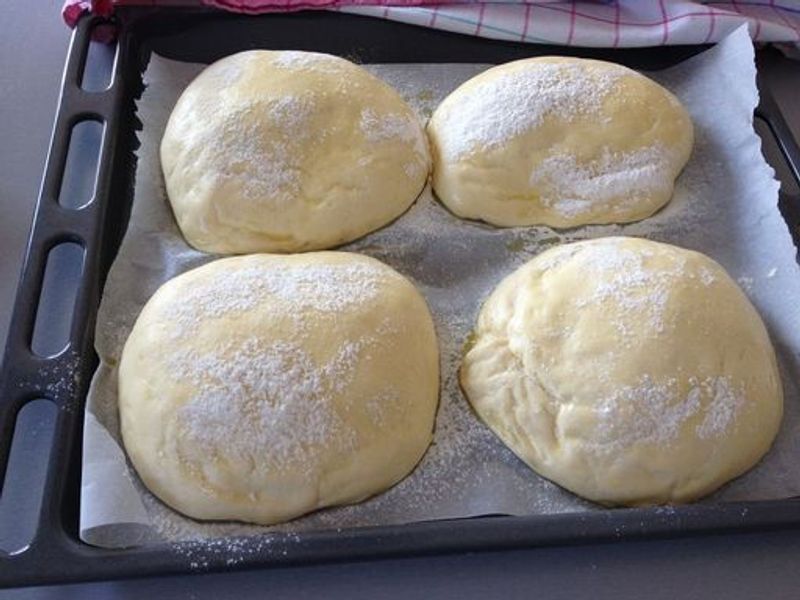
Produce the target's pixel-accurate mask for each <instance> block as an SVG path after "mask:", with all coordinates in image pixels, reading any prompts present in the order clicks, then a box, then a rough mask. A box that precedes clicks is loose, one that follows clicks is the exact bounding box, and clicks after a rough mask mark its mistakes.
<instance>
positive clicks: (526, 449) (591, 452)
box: [460, 238, 783, 505]
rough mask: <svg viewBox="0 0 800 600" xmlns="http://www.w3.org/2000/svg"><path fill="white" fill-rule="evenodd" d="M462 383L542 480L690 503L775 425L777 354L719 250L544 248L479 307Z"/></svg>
mask: <svg viewBox="0 0 800 600" xmlns="http://www.w3.org/2000/svg"><path fill="white" fill-rule="evenodd" d="M460 375H461V383H462V386H463V388H464V390H465V392H466V394H467V396H468V398H469V400H470V402H471V404H472V406H473V407H474V408H475V410H476V411H477V413H478V414H479V415H480V417H481V418H482V419H483V420H484V421H485V422H486V423H487V424H488V425H489V427H490V428H491V429H492V430H493V431H494V432H495V433H496V434H497V435H498V436H499V437H500V439H501V440H503V442H505V443H506V445H507V446H508V447H509V448H510V449H511V450H513V451H514V453H516V454H517V455H518V456H519V457H520V458H521V459H522V460H524V461H525V462H526V463H527V464H528V465H530V466H531V467H532V468H533V469H534V470H536V471H537V472H538V473H539V474H541V475H543V476H544V477H547V478H548V479H551V480H552V481H554V482H556V483H558V484H559V485H561V486H563V487H565V488H567V489H569V490H571V491H573V492H575V493H576V494H579V495H581V496H583V497H585V498H588V499H590V500H594V501H597V502H601V503H603V504H610V505H617V504H623V505H644V504H655V503H671V502H686V501H689V500H692V499H695V498H699V497H701V496H703V495H705V494H708V493H710V492H712V491H714V490H715V489H717V488H718V487H719V486H721V485H722V484H724V483H725V482H727V481H729V480H730V479H732V478H734V477H736V476H738V475H741V474H742V473H744V472H745V471H747V470H748V469H749V468H750V467H752V466H753V465H755V464H756V462H758V460H759V459H760V458H761V457H762V456H763V455H764V453H766V452H767V450H768V449H769V448H770V445H771V444H772V441H773V439H774V438H775V435H776V433H777V431H778V427H779V425H780V421H781V415H782V411H783V393H782V388H781V381H780V377H779V374H778V368H777V365H776V361H775V353H774V351H773V348H772V345H771V343H770V340H769V336H768V335H767V331H766V329H765V328H764V325H763V323H762V322H761V319H760V317H759V315H758V314H757V313H756V311H755V309H754V308H753V306H752V305H751V304H750V302H749V300H748V299H747V297H746V296H745V295H744V294H743V293H742V291H741V290H740V289H739V288H738V287H737V286H736V284H735V283H734V282H733V280H732V279H731V278H730V277H729V276H728V275H727V274H726V272H725V271H724V270H723V269H722V267H720V266H719V265H718V264H717V263H716V262H714V261H713V260H711V259H710V258H708V257H706V256H704V255H702V254H699V253H697V252H692V251H689V250H684V249H681V248H677V247H675V246H670V245H667V244H660V243H656V242H650V241H647V240H642V239H635V238H602V239H596V240H591V241H586V242H579V243H575V244H568V245H564V246H559V247H557V248H554V249H551V250H548V251H546V252H543V253H542V254H540V255H539V256H537V257H536V258H534V259H533V260H531V261H530V262H528V263H527V264H525V265H524V266H522V267H520V268H519V269H518V270H517V271H515V272H514V273H512V274H511V275H509V276H508V277H507V278H506V279H505V280H503V281H502V283H500V285H499V286H498V287H497V288H496V289H495V290H494V292H492V294H491V296H490V297H489V299H488V300H487V301H486V303H485V304H484V306H483V308H482V309H481V312H480V317H479V319H478V323H477V327H476V329H475V341H474V345H473V347H472V348H471V349H470V350H469V351H468V352H467V354H466V356H465V358H464V362H463V365H462V367H461V373H460Z"/></svg>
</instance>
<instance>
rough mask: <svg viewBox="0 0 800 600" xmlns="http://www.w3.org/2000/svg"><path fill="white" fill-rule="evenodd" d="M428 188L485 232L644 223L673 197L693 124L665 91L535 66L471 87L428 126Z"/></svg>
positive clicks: (645, 82)
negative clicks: (483, 224) (488, 226)
mask: <svg viewBox="0 0 800 600" xmlns="http://www.w3.org/2000/svg"><path fill="white" fill-rule="evenodd" d="M428 134H429V137H430V140H431V148H432V152H433V187H434V190H435V191H436V193H437V195H438V196H439V198H440V199H441V201H442V202H443V203H444V204H445V205H446V206H447V207H448V208H449V209H450V210H452V211H453V212H454V213H456V214H457V215H459V216H461V217H465V218H469V219H481V220H483V221H487V222H489V223H492V224H494V225H500V226H518V225H549V226H551V227H575V226H579V225H586V224H590V223H625V222H629V221H637V220H639V219H643V218H645V217H647V216H650V215H651V214H653V213H654V212H656V211H657V210H658V209H659V208H661V207H662V206H663V205H664V204H666V203H667V202H668V201H669V199H670V198H671V197H672V191H673V186H674V182H675V178H676V177H677V176H678V174H679V173H680V172H681V169H683V166H684V165H685V164H686V161H687V160H688V159H689V155H690V153H691V150H692V143H693V130H692V122H691V120H690V118H689V115H688V113H687V112H686V110H685V109H684V108H683V106H681V104H680V102H679V101H678V100H677V98H675V96H673V95H672V94H671V93H670V92H668V91H667V90H665V89H664V88H662V87H661V86H660V85H658V84H656V83H655V82H653V81H651V80H650V79H648V78H646V77H644V76H642V75H639V74H638V73H636V72H635V71H632V70H630V69H627V68H625V67H622V66H620V65H616V64H613V63H606V62H602V61H597V60H586V59H579V58H561V57H542V58H532V59H526V60H519V61H516V62H512V63H508V64H505V65H501V66H498V67H495V68H492V69H489V70H488V71H486V72H484V73H481V74H480V75H478V76H477V77H474V78H473V79H470V80H469V81H467V82H466V83H464V84H463V85H462V86H461V87H459V88H458V89H456V90H455V91H454V92H453V93H452V94H450V95H449V96H448V97H447V98H446V99H445V100H444V102H442V104H441V105H440V106H439V108H437V109H436V112H435V113H434V114H433V117H432V118H431V120H430V123H429V125H428Z"/></svg>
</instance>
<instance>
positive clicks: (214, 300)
mask: <svg viewBox="0 0 800 600" xmlns="http://www.w3.org/2000/svg"><path fill="white" fill-rule="evenodd" d="M389 276H391V275H390V274H389V273H387V272H386V271H385V270H382V269H379V268H377V267H375V266H372V265H367V264H357V265H352V264H347V265H335V264H332V265H280V266H277V267H276V266H274V265H269V266H267V265H259V266H250V267H246V268H243V269H240V270H237V271H232V272H229V273H227V274H226V276H225V277H217V278H214V279H211V280H206V281H203V282H202V283H201V284H197V285H191V286H188V289H186V290H185V298H184V301H183V302H181V303H179V304H177V303H173V304H172V309H171V312H170V314H169V315H168V319H169V321H171V322H172V323H173V324H174V335H175V336H176V337H179V336H183V335H187V334H189V333H191V332H193V331H195V330H196V328H197V327H198V326H199V325H200V323H202V322H203V321H207V320H209V319H215V318H220V317H223V316H225V315H229V314H232V313H239V312H243V311H247V310H250V309H252V308H254V307H256V306H257V305H258V304H260V303H262V302H264V301H265V300H266V299H267V298H271V299H273V300H279V301H281V302H285V303H289V304H291V305H292V306H294V307H295V308H296V309H297V311H300V310H315V311H320V312H327V313H336V312H340V311H342V310H344V309H346V308H349V307H352V306H354V305H358V304H364V303H368V302H370V301H371V300H372V299H373V298H375V296H376V295H377V293H378V291H379V287H380V285H381V283H382V282H383V281H384V278H386V277H389Z"/></svg>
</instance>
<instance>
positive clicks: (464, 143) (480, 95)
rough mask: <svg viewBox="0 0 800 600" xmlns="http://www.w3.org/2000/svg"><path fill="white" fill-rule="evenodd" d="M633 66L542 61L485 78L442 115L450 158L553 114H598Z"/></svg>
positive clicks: (445, 147) (445, 149)
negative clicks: (609, 67) (587, 66)
mask: <svg viewBox="0 0 800 600" xmlns="http://www.w3.org/2000/svg"><path fill="white" fill-rule="evenodd" d="M628 72H629V71H628V70H627V69H625V68H623V67H619V68H618V69H614V70H610V71H607V72H606V71H602V72H600V71H596V70H591V71H588V72H587V70H586V69H584V68H582V67H580V66H578V65H575V64H558V63H540V64H533V65H528V66H526V67H525V68H523V69H520V70H517V71H514V72H512V73H506V74H505V75H502V76H500V77H497V78H495V79H492V80H489V81H485V82H482V83H480V84H478V85H476V86H474V87H473V88H472V89H470V90H469V91H468V92H467V93H465V94H463V95H461V96H460V98H459V101H458V106H455V107H451V109H450V110H447V111H446V112H445V113H444V114H443V115H442V117H443V121H442V122H441V123H440V127H439V132H440V135H441V139H442V151H443V154H444V155H445V157H446V158H447V159H448V160H453V161H455V160H459V159H461V158H464V157H465V156H467V155H468V154H470V153H471V152H473V151H475V150H476V149H478V148H480V149H490V148H492V147H494V146H498V145H501V144H503V143H504V142H507V141H508V140H510V139H512V138H514V137H516V136H519V135H522V134H524V133H526V132H527V131H530V130H531V129H532V128H534V127H536V126H537V125H539V124H540V123H541V122H542V120H543V119H544V118H545V117H546V116H547V115H550V114H558V115H559V116H560V117H562V118H568V119H569V118H575V117H577V116H580V115H586V114H591V115H595V114H599V112H600V109H601V107H602V102H603V99H604V98H605V97H606V95H608V94H609V93H610V92H611V91H612V90H613V89H614V87H615V85H616V83H617V81H618V80H619V79H620V78H621V77H622V76H624V75H626V74H627V73H628Z"/></svg>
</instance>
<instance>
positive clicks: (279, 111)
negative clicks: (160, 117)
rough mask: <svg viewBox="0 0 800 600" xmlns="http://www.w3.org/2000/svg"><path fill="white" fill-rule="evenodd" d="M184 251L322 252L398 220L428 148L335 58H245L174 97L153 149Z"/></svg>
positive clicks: (356, 72)
mask: <svg viewBox="0 0 800 600" xmlns="http://www.w3.org/2000/svg"><path fill="white" fill-rule="evenodd" d="M161 165H162V167H163V171H164V181H165V183H166V188H167V195H168V196H169V200H170V202H171V204H172V209H173V212H174V213H175V218H176V220H177V222H178V225H179V226H180V229H181V231H182V232H183V235H184V237H185V238H186V240H187V241H188V242H189V243H190V244H191V245H192V246H194V247H195V248H197V249H199V250H203V251H206V252H215V253H237V254H238V253H248V252H295V251H301V250H313V249H321V248H330V247H332V246H335V245H337V244H341V243H344V242H348V241H350V240H353V239H356V238H358V237H360V236H362V235H365V234H366V233H369V232H370V231H372V230H374V229H377V228H379V227H382V226H383V225H386V224H387V223H388V222H390V221H391V220H392V219H394V218H396V217H398V216H399V215H400V214H402V213H403V212H404V211H405V210H406V209H407V208H408V207H409V206H411V204H412V203H413V202H414V200H415V199H416V197H417V196H418V195H419V193H420V191H421V190H422V188H423V187H424V185H425V182H426V181H427V178H428V172H429V170H430V156H429V153H428V145H427V140H426V139H425V134H424V131H423V129H422V125H421V124H420V123H419V120H418V119H417V117H416V115H415V114H414V111H413V110H412V109H411V108H410V107H409V106H408V105H407V104H406V103H405V102H404V101H403V99H402V98H401V97H400V96H399V95H398V93H397V92H396V91H395V90H393V89H392V88H391V87H389V86H388V85H387V84H385V83H384V82H382V81H381V80H380V79H378V78H376V77H374V76H372V75H371V74H370V73H368V72H367V71H366V70H364V69H362V68H361V67H359V66H357V65H355V64H353V63H351V62H349V61H346V60H344V59H342V58H338V57H335V56H330V55H326V54H316V53H310V52H289V51H286V52H271V51H265V50H253V51H249V52H242V53H240V54H234V55H233V56H229V57H227V58H224V59H222V60H220V61H219V62H216V63H214V64H213V65H211V66H209V67H208V68H207V69H205V70H204V71H203V72H202V73H201V74H200V75H198V77H197V78H196V79H195V80H194V81H192V83H190V84H189V86H188V87H187V88H186V90H184V92H183V94H182V95H181V97H180V99H179V100H178V102H177V104H176V105H175V108H174V109H173V111H172V114H171V115H170V118H169V122H168V124H167V127H166V130H165V132H164V137H163V139H162V142H161Z"/></svg>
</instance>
